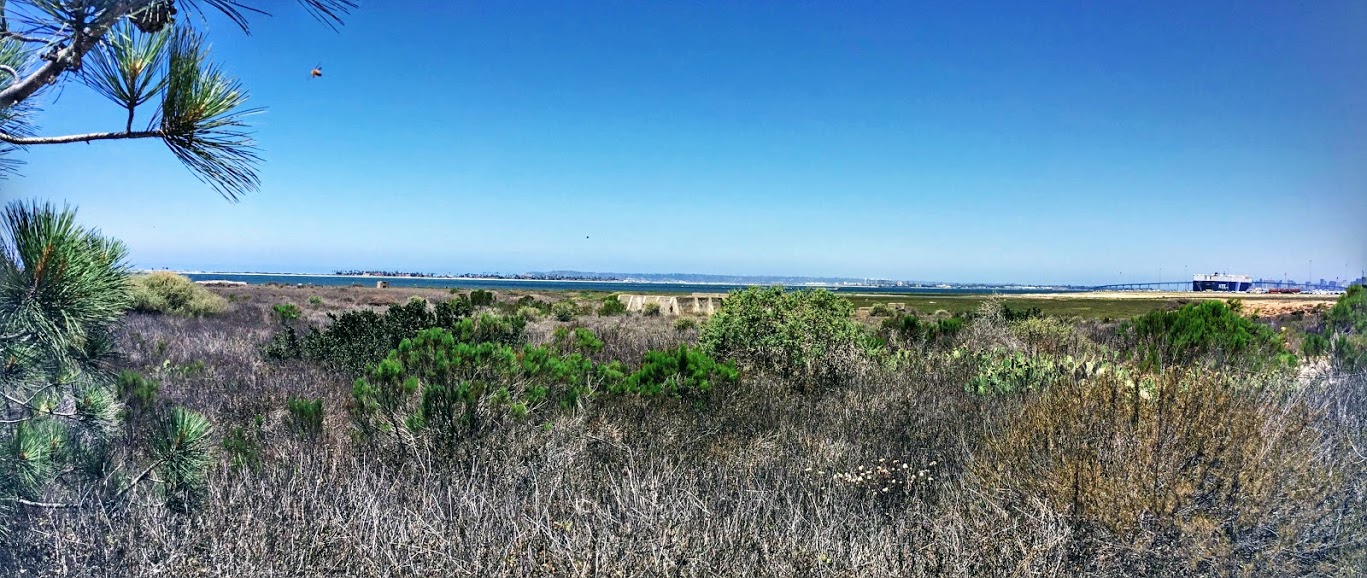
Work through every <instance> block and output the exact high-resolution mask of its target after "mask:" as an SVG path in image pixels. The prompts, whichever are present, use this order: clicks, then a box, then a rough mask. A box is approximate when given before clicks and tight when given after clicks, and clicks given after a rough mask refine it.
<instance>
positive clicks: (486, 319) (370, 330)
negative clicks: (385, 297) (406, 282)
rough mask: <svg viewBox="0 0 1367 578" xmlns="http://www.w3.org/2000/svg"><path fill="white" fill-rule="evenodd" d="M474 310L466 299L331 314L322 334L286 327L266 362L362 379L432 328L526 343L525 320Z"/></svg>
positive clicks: (266, 349)
mask: <svg viewBox="0 0 1367 578" xmlns="http://www.w3.org/2000/svg"><path fill="white" fill-rule="evenodd" d="M473 311H474V309H473V306H472V305H471V304H470V302H469V301H468V300H466V299H461V298H457V299H452V300H450V301H444V302H439V303H437V304H436V305H430V304H428V303H427V302H426V301H424V300H422V299H414V300H410V301H408V302H407V303H404V304H402V305H391V306H390V307H389V309H388V310H386V311H384V312H383V313H380V312H376V311H372V310H369V309H357V310H354V311H347V312H345V313H342V314H341V315H338V314H335V313H329V314H328V318H329V319H330V320H331V322H330V323H328V324H327V325H326V326H325V327H323V328H322V329H319V328H316V327H310V328H308V330H307V331H306V332H304V333H303V334H302V335H300V333H299V332H298V331H296V330H295V329H294V327H292V326H290V325H285V326H284V327H282V328H281V330H280V331H279V332H278V333H276V334H275V336H274V337H272V339H271V341H269V342H267V343H266V344H265V345H263V346H262V355H263V356H264V357H266V358H267V359H276V360H280V359H300V358H302V359H308V360H311V361H316V362H318V363H321V364H323V365H324V366H326V367H328V368H331V369H334V370H337V371H342V372H345V373H348V374H351V375H361V374H362V372H363V371H364V370H365V368H366V366H367V365H370V364H373V363H376V362H378V361H379V360H381V359H383V358H384V357H385V355H386V354H387V353H388V352H389V351H390V350H392V349H394V348H396V347H398V346H399V343H400V342H402V341H403V340H404V339H406V338H409V337H413V336H414V335H417V333H418V332H419V331H422V330H424V329H429V328H433V327H442V328H446V329H449V330H451V331H453V332H455V333H457V334H459V335H461V339H462V340H465V341H491V342H496V343H503V344H509V345H513V344H518V343H521V342H523V341H524V340H525V339H526V336H525V327H526V319H525V318H523V317H521V316H516V315H514V316H506V317H505V316H499V315H494V314H491V313H485V314H482V315H480V316H479V318H478V319H474V318H471V317H470V316H471V314H472V313H473Z"/></svg>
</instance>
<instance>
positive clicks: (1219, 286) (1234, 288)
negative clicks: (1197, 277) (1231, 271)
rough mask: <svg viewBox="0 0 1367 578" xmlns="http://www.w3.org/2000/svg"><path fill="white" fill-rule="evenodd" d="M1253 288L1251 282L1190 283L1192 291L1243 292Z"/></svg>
mask: <svg viewBox="0 0 1367 578" xmlns="http://www.w3.org/2000/svg"><path fill="white" fill-rule="evenodd" d="M1252 288H1253V282H1252V281H1192V282H1191V290H1192V291H1225V292H1230V293H1234V292H1245V291H1248V290H1250V289H1252Z"/></svg>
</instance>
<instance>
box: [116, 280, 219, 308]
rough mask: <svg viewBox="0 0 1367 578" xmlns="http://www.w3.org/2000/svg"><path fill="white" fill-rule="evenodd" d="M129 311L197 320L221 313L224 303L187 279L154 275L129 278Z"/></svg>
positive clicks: (210, 292)
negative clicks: (199, 317) (131, 300)
mask: <svg viewBox="0 0 1367 578" xmlns="http://www.w3.org/2000/svg"><path fill="white" fill-rule="evenodd" d="M132 283H133V310H134V311H142V312H145V313H166V314H168V315H180V316H182V317H198V316H201V315H213V314H215V313H222V312H223V309H224V308H225V307H227V305H228V302H227V300H225V299H224V298H222V297H219V296H218V295H216V294H214V293H213V292H212V291H209V290H208V289H205V288H204V287H201V286H199V285H197V284H195V282H194V281H191V280H190V278H189V277H186V276H184V275H178V274H176V273H172V272H170V271H154V272H151V273H148V274H146V275H138V276H135V277H133V279H132Z"/></svg>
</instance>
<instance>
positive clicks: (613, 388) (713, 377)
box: [609, 345, 740, 398]
mask: <svg viewBox="0 0 1367 578" xmlns="http://www.w3.org/2000/svg"><path fill="white" fill-rule="evenodd" d="M739 377H740V374H739V372H737V371H736V367H735V365H734V364H732V363H730V362H727V363H718V362H717V361H716V360H714V359H712V357H710V356H708V355H707V354H706V353H703V352H702V350H700V349H695V348H692V347H689V346H687V345H680V346H679V348H678V349H672V350H666V351H650V352H647V353H646V355H645V359H644V360H643V362H642V364H641V369H639V370H637V371H636V372H635V373H632V374H631V375H629V376H627V378H626V379H624V380H622V381H621V382H619V383H616V384H611V385H610V386H609V391H610V392H612V393H618V394H621V393H629V394H634V395H640V396H644V397H651V396H656V395H667V396H674V397H692V398H696V397H698V396H701V395H702V394H705V393H707V392H708V391H709V390H711V389H712V387H713V386H714V385H723V384H732V383H735V382H736V381H737V380H738V379H739Z"/></svg>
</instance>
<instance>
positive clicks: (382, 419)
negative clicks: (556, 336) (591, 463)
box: [352, 329, 622, 452]
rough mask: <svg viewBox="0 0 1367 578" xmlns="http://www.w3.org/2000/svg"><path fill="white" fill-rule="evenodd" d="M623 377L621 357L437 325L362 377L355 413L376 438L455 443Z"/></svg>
mask: <svg viewBox="0 0 1367 578" xmlns="http://www.w3.org/2000/svg"><path fill="white" fill-rule="evenodd" d="M621 379H622V375H621V371H620V370H619V369H617V368H616V365H615V364H609V365H597V364H594V363H593V362H592V361H591V360H589V359H588V358H587V357H585V356H583V355H581V354H578V353H570V354H560V353H557V352H555V351H553V350H551V349H550V348H545V347H532V346H524V347H521V348H514V347H511V346H508V345H505V344H499V343H491V342H482V343H468V342H464V341H461V340H460V339H459V338H458V337H457V336H456V335H455V334H453V333H452V332H451V331H448V330H445V329H429V330H425V331H421V332H419V333H418V335H417V336H415V337H413V338H411V339H405V340H403V341H402V342H401V343H400V344H399V347H398V348H396V349H394V350H393V351H390V352H389V355H388V356H387V357H385V359H384V360H383V361H381V362H379V363H377V364H375V365H374V366H372V367H371V368H370V369H369V371H368V372H367V374H366V377H364V378H362V379H358V380H357V381H356V384H355V386H354V387H353V391H352V394H353V397H354V399H355V405H354V410H353V418H354V419H355V421H356V424H357V426H358V428H359V430H360V431H361V432H362V434H363V435H364V436H365V437H366V438H367V439H369V440H371V441H373V442H378V443H390V444H395V445H398V446H400V448H402V449H404V450H413V449H415V448H414V447H413V444H415V443H417V444H427V445H428V448H429V449H430V450H431V451H435V452H442V451H452V450H454V449H455V448H456V446H455V444H454V442H457V441H459V440H461V439H466V438H470V437H477V436H479V435H481V434H483V433H486V432H488V431H491V430H492V429H493V428H494V427H496V426H497V425H498V424H500V423H503V422H505V421H509V420H520V419H524V418H528V417H529V416H532V417H534V416H537V415H540V414H541V413H543V412H545V411H549V410H550V409H553V408H557V407H559V408H573V407H575V406H576V405H578V403H579V400H580V399H581V398H584V397H587V396H588V395H589V394H590V393H591V392H592V391H593V387H594V384H595V383H602V382H605V381H607V382H616V381H620V380H621Z"/></svg>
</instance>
